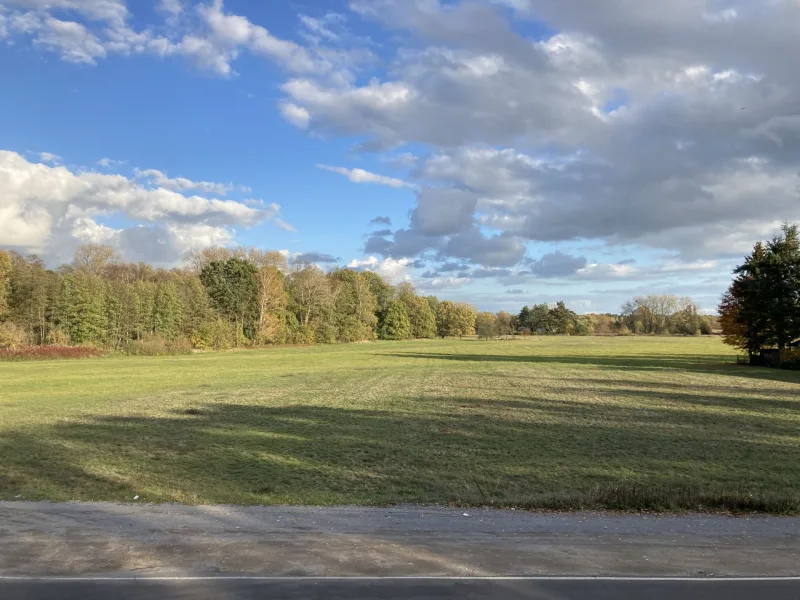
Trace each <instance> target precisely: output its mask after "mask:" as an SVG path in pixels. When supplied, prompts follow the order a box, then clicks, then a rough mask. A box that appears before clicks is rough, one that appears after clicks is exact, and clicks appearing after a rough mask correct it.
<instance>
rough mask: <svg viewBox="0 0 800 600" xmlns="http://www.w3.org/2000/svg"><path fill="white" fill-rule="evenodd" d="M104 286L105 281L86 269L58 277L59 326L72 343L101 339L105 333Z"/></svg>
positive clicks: (102, 339)
mask: <svg viewBox="0 0 800 600" xmlns="http://www.w3.org/2000/svg"><path fill="white" fill-rule="evenodd" d="M105 290H106V286H105V282H103V280H102V279H100V278H99V277H97V276H96V275H93V274H91V273H90V272H88V271H82V270H81V271H76V272H74V273H70V274H68V275H65V276H64V278H63V279H62V281H61V294H60V310H59V314H60V323H59V326H60V328H61V329H62V330H63V331H64V332H65V333H66V334H67V335H68V336H69V339H70V340H71V341H72V342H73V343H75V344H85V343H102V342H103V341H104V339H105V338H106V337H107V330H108V315H107V313H106V305H105V300H106V298H105Z"/></svg>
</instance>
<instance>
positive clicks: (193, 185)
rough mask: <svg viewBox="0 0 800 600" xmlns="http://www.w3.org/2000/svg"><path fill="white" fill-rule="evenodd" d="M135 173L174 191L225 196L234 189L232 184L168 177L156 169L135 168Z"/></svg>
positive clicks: (141, 177)
mask: <svg viewBox="0 0 800 600" xmlns="http://www.w3.org/2000/svg"><path fill="white" fill-rule="evenodd" d="M135 174H136V177H138V178H140V179H146V180H148V181H150V182H152V183H153V184H154V185H156V186H158V187H162V188H166V189H168V190H172V191H175V192H186V191H198V192H202V193H204V194H217V195H220V196H225V195H226V194H228V193H229V192H231V191H232V190H234V189H235V188H234V186H233V185H230V184H226V183H212V182H210V181H192V180H190V179H186V178H184V177H176V178H174V179H170V178H169V177H167V176H166V175H165V174H164V173H162V172H161V171H159V170H157V169H146V170H140V169H135Z"/></svg>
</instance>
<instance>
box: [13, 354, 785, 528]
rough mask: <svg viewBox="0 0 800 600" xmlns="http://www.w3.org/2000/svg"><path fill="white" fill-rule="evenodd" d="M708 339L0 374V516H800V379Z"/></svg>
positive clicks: (116, 364) (127, 361)
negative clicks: (453, 509)
mask: <svg viewBox="0 0 800 600" xmlns="http://www.w3.org/2000/svg"><path fill="white" fill-rule="evenodd" d="M734 358H735V355H734V353H733V352H732V351H731V350H730V349H729V348H726V347H725V346H723V344H722V343H721V342H720V341H719V339H717V338H532V339H525V340H522V339H519V340H508V341H492V342H486V341H476V340H464V341H458V340H436V341H434V340H431V341H417V342H396V343H390V342H376V343H369V344H353V345H341V346H332V347H322V346H320V347H309V348H280V349H271V350H253V351H242V352H229V353H220V354H214V353H210V354H201V355H194V356H180V357H165V358H142V357H119V358H106V359H90V360H81V361H50V362H25V363H0V499H5V500H10V499H26V500H31V499H49V500H58V501H61V500H115V501H131V500H133V498H134V496H139V497H140V499H139V501H140V502H182V503H189V504H207V503H231V504H391V503H404V502H417V503H455V504H461V505H473V504H494V505H499V506H520V507H528V508H579V507H597V508H616V509H666V510H670V509H699V510H754V511H769V512H783V513H797V512H800V373H792V372H783V371H773V370H767V369H757V368H751V367H742V366H737V365H735V364H731V363H732V362H733V361H734Z"/></svg>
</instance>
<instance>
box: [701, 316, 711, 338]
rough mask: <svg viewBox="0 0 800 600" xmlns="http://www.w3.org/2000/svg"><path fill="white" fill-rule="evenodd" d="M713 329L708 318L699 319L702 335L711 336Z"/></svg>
mask: <svg viewBox="0 0 800 600" xmlns="http://www.w3.org/2000/svg"><path fill="white" fill-rule="evenodd" d="M713 332H714V329H713V327H712V325H711V319H709V318H708V317H700V333H701V334H703V335H711V334H712V333H713Z"/></svg>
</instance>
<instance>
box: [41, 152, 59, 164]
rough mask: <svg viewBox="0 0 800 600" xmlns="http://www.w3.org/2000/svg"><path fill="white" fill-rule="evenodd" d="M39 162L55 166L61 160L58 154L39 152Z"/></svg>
mask: <svg viewBox="0 0 800 600" xmlns="http://www.w3.org/2000/svg"><path fill="white" fill-rule="evenodd" d="M39 160H41V161H42V162H45V163H50V164H53V165H57V164H60V163H61V161H62V158H61V157H60V156H59V155H58V154H53V153H52V152H39Z"/></svg>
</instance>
